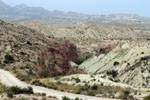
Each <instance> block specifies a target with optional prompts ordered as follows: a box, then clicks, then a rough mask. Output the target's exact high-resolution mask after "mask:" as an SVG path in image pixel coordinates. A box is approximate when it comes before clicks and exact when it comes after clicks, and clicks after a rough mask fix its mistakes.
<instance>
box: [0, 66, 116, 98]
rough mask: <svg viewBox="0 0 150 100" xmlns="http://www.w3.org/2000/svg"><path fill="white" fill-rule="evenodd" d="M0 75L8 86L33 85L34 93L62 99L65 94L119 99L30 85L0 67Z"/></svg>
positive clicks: (2, 81) (1, 80) (71, 96)
mask: <svg viewBox="0 0 150 100" xmlns="http://www.w3.org/2000/svg"><path fill="white" fill-rule="evenodd" d="M0 77H1V78H0V82H1V83H2V84H5V85H6V86H19V87H28V86H31V87H32V88H33V91H34V93H46V94H47V96H55V97H57V98H58V99H60V100H61V99H62V97H63V96H67V97H70V98H73V99H74V98H76V97H78V98H80V99H83V100H117V99H109V98H99V97H92V96H85V95H78V94H72V93H66V92H59V91H56V90H52V89H47V88H44V87H39V86H33V85H29V84H26V83H24V82H21V81H20V80H18V79H17V78H15V77H14V76H13V75H12V74H11V73H9V72H8V71H5V70H2V69H0Z"/></svg>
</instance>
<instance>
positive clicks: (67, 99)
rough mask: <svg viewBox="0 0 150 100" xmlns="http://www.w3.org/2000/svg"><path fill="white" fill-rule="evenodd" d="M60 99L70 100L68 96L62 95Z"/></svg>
mask: <svg viewBox="0 0 150 100" xmlns="http://www.w3.org/2000/svg"><path fill="white" fill-rule="evenodd" d="M62 100H71V99H70V98H69V97H66V96H64V97H62Z"/></svg>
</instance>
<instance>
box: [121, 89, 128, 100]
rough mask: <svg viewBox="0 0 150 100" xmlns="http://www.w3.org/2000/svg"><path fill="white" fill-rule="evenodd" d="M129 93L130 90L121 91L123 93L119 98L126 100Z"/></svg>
mask: <svg viewBox="0 0 150 100" xmlns="http://www.w3.org/2000/svg"><path fill="white" fill-rule="evenodd" d="M129 94H130V91H128V90H125V91H123V94H122V95H121V96H120V98H121V99H125V100H127V99H128V98H129Z"/></svg>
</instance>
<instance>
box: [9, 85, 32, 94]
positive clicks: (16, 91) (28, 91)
mask: <svg viewBox="0 0 150 100" xmlns="http://www.w3.org/2000/svg"><path fill="white" fill-rule="evenodd" d="M8 92H11V93H13V94H33V89H32V87H28V88H20V87H17V86H13V87H10V89H9V91H8Z"/></svg>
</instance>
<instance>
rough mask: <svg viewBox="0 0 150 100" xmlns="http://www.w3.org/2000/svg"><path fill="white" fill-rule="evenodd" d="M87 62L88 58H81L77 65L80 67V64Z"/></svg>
mask: <svg viewBox="0 0 150 100" xmlns="http://www.w3.org/2000/svg"><path fill="white" fill-rule="evenodd" d="M85 60H87V58H79V59H78V60H77V61H76V63H77V64H78V65H80V64H82V63H83V62H84V61H85Z"/></svg>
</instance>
